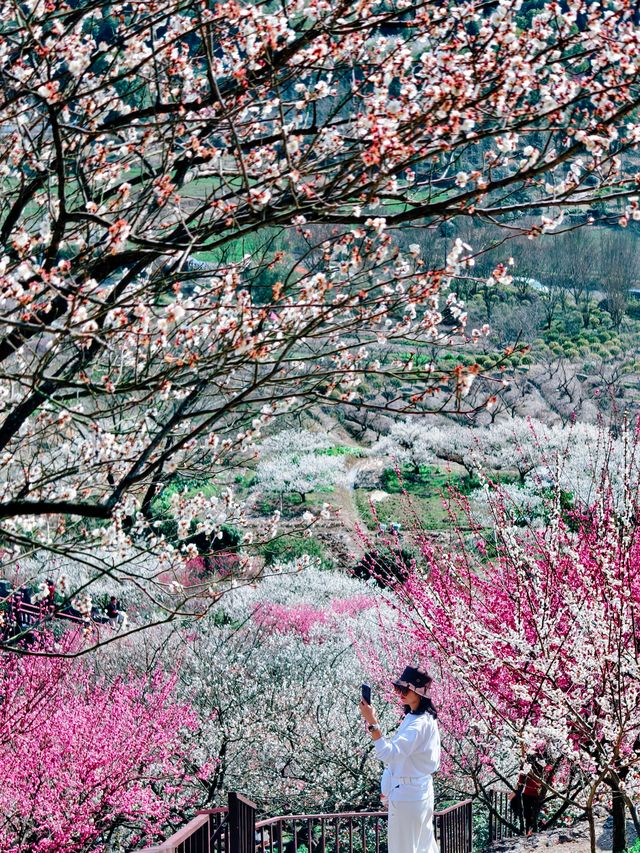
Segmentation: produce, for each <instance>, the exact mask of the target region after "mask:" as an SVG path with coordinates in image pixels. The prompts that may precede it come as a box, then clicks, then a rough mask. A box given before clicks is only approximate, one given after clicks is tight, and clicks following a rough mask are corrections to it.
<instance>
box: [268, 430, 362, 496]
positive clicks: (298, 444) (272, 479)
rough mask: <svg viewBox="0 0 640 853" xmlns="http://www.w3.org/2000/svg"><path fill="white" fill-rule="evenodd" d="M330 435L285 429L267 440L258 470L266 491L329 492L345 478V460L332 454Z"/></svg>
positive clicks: (276, 492)
mask: <svg viewBox="0 0 640 853" xmlns="http://www.w3.org/2000/svg"><path fill="white" fill-rule="evenodd" d="M330 447H331V441H330V440H329V436H327V435H326V434H324V433H315V432H310V431H307V430H283V431H282V432H279V433H277V434H276V435H274V436H271V437H270V438H268V439H267V440H266V441H264V442H263V443H262V445H261V447H260V461H259V462H258V465H257V468H256V474H257V482H258V484H259V486H260V488H261V489H262V490H263V491H265V492H267V493H269V492H270V493H273V494H277V495H280V497H282V496H283V495H288V494H297V495H299V496H300V499H301V501H302V502H303V503H304V501H305V499H306V496H307V495H308V493H309V492H312V491H315V490H316V489H330V488H332V487H333V486H335V485H336V484H337V483H338V482H340V480H343V479H345V476H346V475H345V458H344V456H342V455H331V454H329V453H327V450H329V448H330Z"/></svg>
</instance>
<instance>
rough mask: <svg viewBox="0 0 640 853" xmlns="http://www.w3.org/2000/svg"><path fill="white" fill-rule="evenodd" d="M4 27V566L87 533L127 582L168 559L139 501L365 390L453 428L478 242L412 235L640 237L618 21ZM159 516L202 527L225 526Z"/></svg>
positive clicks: (544, 9) (316, 6)
mask: <svg viewBox="0 0 640 853" xmlns="http://www.w3.org/2000/svg"><path fill="white" fill-rule="evenodd" d="M0 12H1V18H0V20H1V21H2V23H1V24H0V86H1V93H0V171H1V173H2V179H3V180H2V190H1V195H0V239H1V241H2V257H1V259H0V312H1V313H0V321H1V323H2V328H1V329H0V407H1V408H0V466H1V469H2V472H3V476H2V483H1V492H0V517H1V518H2V519H3V522H2V528H1V529H0V535H1V536H2V540H3V542H4V543H5V544H8V545H10V546H13V545H18V546H20V547H22V548H26V549H31V548H42V547H44V548H49V549H53V550H54V551H62V552H64V553H74V554H82V555H83V559H86V560H87V561H88V562H90V563H91V562H92V561H93V560H94V558H95V543H96V539H97V541H98V542H99V544H100V547H101V548H103V549H106V550H107V551H108V552H109V553H112V554H113V555H114V556H113V559H111V560H110V561H107V562H106V563H105V562H104V561H103V562H102V563H101V564H100V565H102V566H103V567H104V570H105V571H109V572H112V573H113V574H114V576H119V577H121V576H123V575H126V574H127V569H126V568H123V566H124V565H128V564H127V563H126V562H125V560H124V558H123V556H122V555H123V554H125V553H128V549H129V550H130V549H132V548H133V549H134V550H135V549H138V548H142V549H143V550H145V549H151V550H152V551H155V552H156V553H157V552H158V550H159V549H164V553H165V556H166V559H167V560H168V561H174V560H179V559H181V558H182V556H181V554H180V551H179V549H178V550H174V549H172V548H170V547H169V546H168V544H167V543H166V542H163V541H162V539H161V537H160V536H159V534H158V533H157V530H156V529H155V528H153V527H152V528H149V525H152V524H153V511H152V505H153V500H154V498H155V497H157V495H158V494H159V493H160V491H161V489H162V488H163V486H164V484H165V483H166V482H167V481H168V480H170V479H171V478H172V477H173V476H174V475H175V474H176V473H180V472H185V471H187V472H191V473H193V474H195V475H203V474H206V476H208V477H211V476H215V474H216V472H217V471H218V470H219V468H220V467H221V466H223V465H224V464H226V463H227V462H228V459H229V456H230V455H231V454H232V453H236V452H238V451H240V452H244V451H246V450H248V449H250V448H251V446H252V443H253V442H254V440H255V439H256V438H258V437H259V434H260V430H261V429H262V428H264V426H265V425H266V424H268V423H269V422H270V420H271V419H272V418H273V417H274V416H276V415H277V414H278V413H279V412H281V411H284V410H287V409H289V410H290V409H291V408H295V407H298V406H302V405H305V404H307V403H309V402H314V401H317V402H335V401H340V402H342V403H344V404H346V405H354V406H356V405H361V404H363V401H362V399H361V398H360V396H359V388H360V387H361V383H362V378H363V376H368V377H370V376H372V375H375V374H376V373H378V374H381V375H382V376H383V377H384V378H393V379H400V380H401V381H402V383H403V384H402V386H401V388H400V390H398V392H397V394H396V395H395V396H392V398H391V399H389V400H388V401H387V402H386V403H385V407H386V408H388V409H389V410H390V411H403V412H416V413H422V412H428V411H431V410H433V409H434V408H435V409H439V410H443V409H446V408H457V409H464V406H465V396H466V394H467V392H468V390H469V388H470V386H471V383H472V382H473V381H474V380H475V379H476V377H478V376H479V374H481V373H482V370H481V369H480V368H479V367H478V365H474V364H471V365H469V364H464V363H462V362H461V363H456V362H455V361H454V363H453V365H451V363H450V362H446V363H445V362H443V361H442V360H441V359H440V357H439V348H440V347H448V346H450V345H451V344H452V342H453V343H454V344H456V343H464V342H465V340H466V339H465V329H464V327H465V314H464V309H463V307H462V306H461V305H460V304H459V302H458V300H457V299H456V297H455V293H454V292H453V291H451V289H450V285H451V282H452V279H454V278H455V276H457V275H473V274H474V269H473V262H474V254H477V253H478V252H479V251H481V250H482V247H481V246H478V247H473V248H472V247H469V246H466V245H465V244H463V243H462V242H460V241H455V242H454V243H453V244H452V245H450V246H449V247H448V249H449V251H443V252H440V253H439V254H438V257H436V256H435V254H434V256H433V257H425V256H424V253H423V252H421V248H420V245H419V244H417V243H413V242H410V240H408V239H406V237H405V234H404V233H403V232H401V231H400V230H399V229H400V227H401V226H402V227H403V228H407V227H409V226H413V225H419V226H420V227H421V228H427V229H434V228H435V227H436V226H438V225H440V224H441V223H444V222H447V221H448V220H451V219H455V218H456V217H465V218H468V217H470V218H472V219H473V220H487V221H491V222H498V223H500V224H503V225H504V226H505V229H506V230H505V236H507V235H508V234H511V233H521V231H522V230H524V231H526V232H528V233H529V234H530V235H531V236H532V237H534V236H537V235H539V234H541V233H543V232H545V231H549V230H553V229H555V228H557V227H558V226H559V224H560V221H561V220H562V217H563V216H564V215H565V213H566V212H567V211H569V212H570V211H571V210H576V209H579V208H586V209H589V208H590V207H591V206H593V205H594V204H599V205H602V204H603V203H611V204H615V205H618V207H619V213H618V215H619V217H620V218H621V221H622V222H623V224H624V223H625V222H626V221H628V220H629V219H630V218H637V217H640V212H638V211H637V199H636V198H635V195H634V194H635V193H636V192H637V186H636V173H635V167H634V163H635V158H636V154H635V153H634V147H635V146H636V144H637V141H638V139H639V138H640V136H639V134H640V130H639V127H638V125H636V124H635V110H636V107H637V104H638V96H639V92H640V90H639V88H638V47H639V42H640V33H639V31H638V29H637V26H636V19H635V12H634V8H633V4H631V3H629V2H615V3H590V2H568V3H565V4H563V5H559V4H557V3H546V4H540V5H538V6H533V5H532V4H523V3H521V2H517V0H516V2H514V1H513V0H506V2H499V3H494V2H489V3H487V2H468V3H463V4H459V5H458V4H455V3H438V4H436V3H424V2H414V0H381V2H378V0H359V1H358V2H353V0H341V2H327V1H326V0H296V2H292V3H287V2H283V3H280V4H276V3H258V2H226V3H210V2H194V0H159V2H153V0H145V1H144V2H127V3H119V2H107V0H96V2H81V0H78V2H69V3H64V2H56V0H25V2H3V3H0ZM524 211H528V212H529V213H530V214H531V216H530V217H529V218H528V220H527V224H526V226H525V225H519V224H518V221H517V219H516V218H515V217H516V216H517V214H519V213H521V212H524ZM531 217H533V224H531V223H532V218H531ZM445 255H446V257H445ZM503 260H504V259H503ZM507 277H508V271H507V269H506V268H505V267H504V266H503V265H502V264H497V266H496V269H495V271H494V274H493V275H492V276H491V280H492V281H493V282H494V283H495V282H498V283H499V282H500V281H504V280H505V279H506V278H507ZM445 304H446V306H447V307H448V308H449V311H448V312H447V322H446V323H444V322H443V319H444V318H443V315H444V308H445ZM480 334H481V332H480V331H476V330H474V332H472V333H471V334H470V335H469V337H470V338H474V337H475V338H477V337H478V336H479V335H480ZM388 342H392V343H393V344H394V348H395V349H396V350H397V349H398V348H402V347H406V348H407V349H408V350H410V351H413V350H415V349H416V348H417V347H426V351H427V353H428V354H429V355H428V357H427V358H426V359H423V360H422V361H419V360H417V359H416V360H414V359H412V358H408V359H400V360H398V359H393V358H391V359H390V358H388V357H387V355H386V351H385V349H384V347H385V345H386V344H387V343H388ZM489 393H493V390H492V387H491V385H490V384H489V385H488V386H487V394H489ZM174 509H175V511H176V513H177V514H178V515H180V514H182V516H183V517H184V518H188V519H190V520H191V519H194V518H195V517H196V515H197V517H198V519H199V522H198V523H199V524H200V525H201V526H204V528H205V529H206V532H208V533H215V532H216V530H218V529H219V528H220V525H221V524H223V523H227V522H229V521H230V520H232V519H233V518H235V517H236V515H237V514H238V513H239V511H240V510H239V509H238V508H237V507H236V506H235V505H234V503H233V498H232V496H230V495H215V496H214V497H211V498H207V499H206V500H205V499H204V498H202V497H200V498H198V507H197V513H196V510H195V509H194V507H192V506H190V505H189V504H188V502H187V501H177V502H175V506H174ZM78 519H80V521H78ZM87 519H89V520H92V521H91V522H90V523H89V522H88V521H87ZM203 519H204V520H203ZM95 524H98V527H96V528H95V535H94V533H93V532H92V531H91V525H95ZM182 526H183V527H184V528H185V533H186V532H188V529H189V525H188V524H186V525H185V524H183V525H182ZM118 573H120V574H118ZM133 574H135V577H136V582H139V583H142V582H143V581H144V582H145V583H146V582H147V581H148V578H147V577H144V576H143V575H144V573H141V570H140V568H139V567H137V568H136V570H135V572H134V573H133Z"/></svg>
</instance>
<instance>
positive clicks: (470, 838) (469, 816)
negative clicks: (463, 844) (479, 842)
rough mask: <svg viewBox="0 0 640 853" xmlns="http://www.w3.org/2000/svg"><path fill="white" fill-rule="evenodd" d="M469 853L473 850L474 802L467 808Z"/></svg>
mask: <svg viewBox="0 0 640 853" xmlns="http://www.w3.org/2000/svg"><path fill="white" fill-rule="evenodd" d="M467 833H468V838H467V853H471V851H472V850H473V802H471V803H469V805H468V806H467Z"/></svg>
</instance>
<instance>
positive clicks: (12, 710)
mask: <svg viewBox="0 0 640 853" xmlns="http://www.w3.org/2000/svg"><path fill="white" fill-rule="evenodd" d="M175 682H176V679H175V677H173V676H171V677H168V676H167V675H166V674H163V673H162V672H161V671H160V670H159V669H158V668H152V670H151V671H150V673H148V674H147V675H146V676H140V675H132V674H131V673H129V674H126V673H121V674H120V676H119V677H117V678H115V679H114V680H111V679H108V678H104V677H103V676H101V675H100V674H99V672H98V671H97V669H96V668H95V667H93V666H91V665H88V664H86V663H82V664H81V663H79V662H78V661H70V660H65V659H61V658H58V659H57V660H56V659H53V660H52V659H50V658H42V657H33V656H22V657H18V656H16V655H9V654H7V653H3V654H2V660H1V666H0V691H1V693H2V702H1V703H0V744H2V758H1V764H2V770H1V773H2V785H0V804H1V812H2V817H1V818H0V847H2V849H3V850H7V851H12V853H27V851H29V853H56V851H59V850H62V849H64V850H66V851H70V853H85V851H106V850H111V849H114V846H115V845H118V844H122V845H123V846H125V847H126V848H127V849H132V847H135V846H136V843H137V842H138V841H141V840H142V839H148V840H149V841H151V840H153V839H155V838H158V837H159V836H161V835H162V833H163V832H164V831H166V829H167V828H168V827H171V826H175V825H176V823H180V822H181V821H183V820H184V817H185V814H187V813H188V812H189V810H190V809H191V807H192V805H193V803H194V797H193V787H191V788H188V787H186V785H185V784H184V779H185V774H186V766H187V765H186V760H187V744H188V733H189V732H190V731H191V730H193V728H194V726H195V724H196V717H195V715H194V713H193V712H192V710H191V709H190V707H189V705H188V703H185V702H181V701H178V700H177V699H176V696H175Z"/></svg>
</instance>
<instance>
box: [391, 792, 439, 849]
mask: <svg viewBox="0 0 640 853" xmlns="http://www.w3.org/2000/svg"><path fill="white" fill-rule="evenodd" d="M389 853H438V845H437V844H436V839H435V835H434V832H433V790H431V791H430V795H429V797H427V799H425V800H418V801H417V802H414V803H409V802H405V801H403V800H400V801H399V802H393V801H391V802H389Z"/></svg>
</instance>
